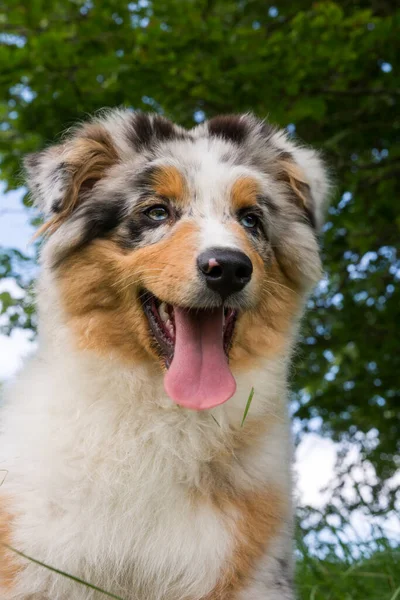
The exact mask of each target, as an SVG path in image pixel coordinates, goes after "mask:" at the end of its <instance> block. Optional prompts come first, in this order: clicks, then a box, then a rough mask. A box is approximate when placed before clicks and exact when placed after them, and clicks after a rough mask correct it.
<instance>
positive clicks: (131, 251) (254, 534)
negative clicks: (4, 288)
mask: <svg viewBox="0 0 400 600" xmlns="http://www.w3.org/2000/svg"><path fill="white" fill-rule="evenodd" d="M26 170H27V179H28V184H29V186H30V189H31V193H32V195H33V198H34V200H35V202H36V204H37V206H39V207H40V209H41V210H42V212H43V214H44V215H45V218H46V220H45V224H44V226H43V227H42V229H41V233H44V234H46V235H45V243H44V244H43V247H42V252H41V275H40V279H39V282H38V286H37V294H38V312H39V324H40V326H39V347H38V351H37V353H36V355H35V356H34V357H33V358H32V359H31V360H30V361H29V362H28V364H26V365H25V367H24V369H23V371H22V372H21V373H20V374H19V377H18V378H17V381H16V383H14V384H13V385H12V386H11V388H10V390H9V391H8V394H7V398H6V405H5V407H4V408H3V410H2V415H1V424H2V435H1V437H0V444H1V448H0V469H1V468H4V469H7V470H8V477H7V479H6V482H5V483H4V485H3V486H2V488H1V489H0V542H2V543H11V544H12V546H13V547H15V548H17V549H18V550H20V551H22V552H24V553H26V554H28V555H30V556H33V557H35V558H36V559H38V560H40V561H43V562H45V563H48V564H50V565H52V566H54V567H56V568H58V569H61V570H64V571H67V572H68V573H71V574H72V575H75V576H77V577H80V578H83V579H85V580H87V581H89V582H91V583H92V584H94V585H96V586H100V587H103V588H104V589H106V590H108V591H110V592H112V593H113V594H117V595H119V596H121V597H123V598H124V599H126V600H278V599H279V600H290V599H292V598H293V597H294V595H293V594H294V592H293V585H292V507H291V473H290V470H291V444H290V429H289V423H288V418H287V390H286V380H287V371H288V364H289V360H290V355H291V352H292V348H293V344H294V341H295V339H296V334H297V330H298V324H299V320H300V318H301V315H302V312H303V308H304V304H305V300H306V298H307V295H308V293H309V291H310V290H311V288H312V286H313V285H314V284H315V283H316V281H317V280H318V278H319V276H320V269H321V265H320V260H319V256H318V243H317V234H318V231H319V229H320V227H321V224H322V219H323V213H324V207H325V201H326V197H327V191H328V185H327V179H326V175H325V172H324V167H323V165H322V162H321V160H320V158H319V157H318V156H317V154H316V153H315V152H314V151H313V150H311V149H309V148H305V147H303V146H300V145H298V144H297V143H296V144H295V143H294V142H293V141H292V140H291V139H289V138H288V137H287V135H286V134H285V133H284V132H282V131H279V130H276V129H274V128H273V127H271V126H270V125H268V124H266V123H264V122H262V121H259V120H258V119H256V118H255V117H253V116H251V115H243V116H225V117H217V118H215V119H212V120H210V121H209V122H206V123H204V124H202V125H199V126H198V127H196V128H194V129H192V130H190V131H187V130H185V129H183V128H181V127H178V126H176V125H174V124H172V123H171V122H169V121H168V120H166V119H164V118H162V117H159V116H156V115H152V116H149V115H145V114H136V113H131V112H128V111H121V110H112V111H110V112H108V113H105V114H103V115H101V116H100V117H97V118H95V119H94V120H92V121H91V122H90V123H89V124H85V125H82V126H79V127H78V128H77V129H75V130H73V131H72V132H70V133H69V135H68V137H66V138H65V139H64V140H63V141H62V142H61V143H60V144H59V145H58V146H54V147H51V148H49V149H47V150H44V151H43V152H41V153H39V154H36V155H33V156H30V157H28V158H27V160H26ZM154 205H157V206H161V207H162V208H163V209H165V210H166V211H167V214H168V218H166V219H165V220H163V221H162V222H161V221H160V222H156V221H151V219H149V218H148V210H149V209H151V207H152V206H154ZM249 211H250V213H251V214H252V215H253V216H254V218H255V219H256V223H257V225H256V226H254V227H250V228H248V227H247V226H244V225H243V223H244V221H243V217H244V216H246V215H248V214H249ZM210 246H212V247H213V248H229V249H231V250H232V249H236V250H240V251H242V252H244V253H246V255H247V256H248V257H249V258H250V260H251V262H252V265H253V275H252V278H251V281H250V282H249V283H248V285H246V287H245V288H244V289H243V290H242V291H240V292H238V293H235V294H233V295H232V296H231V297H230V298H229V299H228V300H227V302H228V305H229V307H230V308H231V309H232V310H233V309H235V310H237V311H238V319H237V323H236V327H235V333H234V337H233V340H232V347H231V349H230V352H229V360H230V366H231V369H232V372H233V374H234V376H235V379H236V383H237V390H236V393H235V394H234V396H233V397H232V398H231V399H230V400H228V401H227V402H226V403H224V404H222V405H221V406H218V407H217V408H214V409H212V410H205V411H192V410H189V409H185V408H182V407H181V406H178V405H177V404H175V403H174V402H173V401H172V400H171V399H170V398H169V397H168V396H167V394H166V392H165V391H164V388H163V377H164V373H165V368H166V366H165V363H164V362H163V357H162V354H161V353H160V348H159V347H158V345H157V343H156V342H155V340H154V336H153V335H152V334H151V331H150V328H149V322H148V320H147V317H146V315H145V312H144V310H143V305H142V295H143V293H144V292H143V291H144V290H149V291H150V292H151V293H152V294H154V296H155V297H157V298H160V299H161V300H163V301H165V302H167V303H169V304H170V305H173V306H184V307H192V308H210V307H213V306H217V304H218V302H220V300H218V298H217V295H216V294H215V293H214V292H212V293H211V292H210V290H208V289H207V288H206V286H205V285H204V281H203V280H202V279H201V277H199V272H198V269H197V266H196V258H197V256H198V255H199V254H200V253H201V252H203V251H205V250H207V249H208V248H210ZM252 387H254V398H253V401H252V404H251V407H250V411H249V414H248V417H247V419H246V421H245V423H244V425H243V427H242V426H241V421H242V417H243V411H244V408H245V405H246V401H247V398H248V395H249V392H250V390H251V388H252ZM0 592H1V594H0V595H1V598H2V599H3V600H28V599H29V600H70V599H72V598H73V599H74V600H89V599H94V598H102V597H103V596H101V595H100V594H97V595H96V593H95V592H92V591H90V590H88V589H87V588H85V587H83V586H80V585H79V584H77V583H73V582H71V581H69V580H67V579H65V578H63V577H61V576H59V575H55V574H53V573H51V572H50V571H48V570H46V569H45V568H43V567H39V566H37V565H34V564H32V563H29V562H27V561H25V560H23V559H21V558H17V557H16V556H14V555H12V554H10V553H9V552H8V551H7V550H6V549H5V548H4V547H2V546H1V545H0Z"/></svg>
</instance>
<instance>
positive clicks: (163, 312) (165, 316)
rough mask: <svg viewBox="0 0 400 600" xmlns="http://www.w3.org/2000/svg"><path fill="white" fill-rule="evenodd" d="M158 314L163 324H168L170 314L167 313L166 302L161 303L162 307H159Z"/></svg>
mask: <svg viewBox="0 0 400 600" xmlns="http://www.w3.org/2000/svg"><path fill="white" fill-rule="evenodd" d="M158 313H159V315H160V317H161V319H162V321H163V323H166V322H167V321H168V319H169V314H168V311H167V304H166V303H165V302H161V304H160V306H159V307H158Z"/></svg>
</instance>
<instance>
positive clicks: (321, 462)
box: [0, 184, 400, 538]
mask: <svg viewBox="0 0 400 600" xmlns="http://www.w3.org/2000/svg"><path fill="white" fill-rule="evenodd" d="M0 185H1V184H0ZM23 193H24V191H23V190H18V191H15V192H10V193H7V194H5V193H4V188H3V189H2V188H1V187H0V248H1V246H6V247H7V246H8V247H13V248H18V249H20V250H21V251H23V252H25V253H30V252H31V250H30V249H29V240H30V238H31V237H32V234H33V233H34V229H33V228H32V226H31V225H30V224H29V219H28V214H27V212H26V211H25V210H24V209H23V207H22V205H21V198H22V197H23ZM5 290H9V291H12V292H13V293H14V295H16V293H17V292H18V288H17V286H16V285H15V282H13V281H12V280H11V281H10V280H5V281H2V282H1V283H0V292H1V291H5ZM35 347H36V344H35V343H32V342H31V341H30V340H29V333H28V332H26V331H22V330H14V331H13V333H12V334H11V336H9V337H8V336H4V335H0V381H5V382H7V381H10V380H12V378H13V377H14V376H15V375H16V373H17V372H18V370H19V369H20V368H21V367H22V365H23V362H24V358H25V357H26V356H28V355H29V354H30V353H32V352H34V350H35ZM338 449H339V446H338V445H337V444H335V443H334V442H332V440H330V439H328V438H322V437H321V436H319V435H317V434H315V433H311V434H307V435H305V436H304V437H303V440H302V441H301V443H300V444H299V446H298V447H297V449H296V453H295V467H294V477H295V483H296V497H297V499H298V501H299V502H300V503H302V504H308V505H311V506H314V507H316V508H323V506H324V505H325V503H326V499H327V495H326V493H323V492H322V490H323V488H325V486H326V485H327V484H329V482H330V481H331V479H332V478H333V475H334V465H335V461H336V457H337V452H338ZM352 525H353V526H354V527H355V528H356V530H357V533H358V535H360V536H361V537H364V538H367V537H368V536H369V530H370V527H369V526H370V523H369V522H368V519H366V518H365V517H364V516H363V515H360V514H358V515H354V518H353V522H352ZM386 525H387V526H388V527H389V530H390V532H392V531H395V532H399V533H400V524H399V522H398V521H397V520H393V519H392V520H391V521H390V522H389V521H388V522H387V523H386Z"/></svg>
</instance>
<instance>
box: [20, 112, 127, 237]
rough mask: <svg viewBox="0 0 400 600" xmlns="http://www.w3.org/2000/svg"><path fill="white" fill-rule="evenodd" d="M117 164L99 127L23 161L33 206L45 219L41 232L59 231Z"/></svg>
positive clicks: (107, 136)
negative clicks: (94, 187)
mask: <svg viewBox="0 0 400 600" xmlns="http://www.w3.org/2000/svg"><path fill="white" fill-rule="evenodd" d="M117 161H118V153H117V150H116V148H115V146H114V144H113V141H112V139H111V136H110V134H109V133H108V131H107V130H106V129H105V128H104V127H103V126H102V125H101V124H100V123H91V124H89V125H85V126H83V127H82V128H81V129H80V130H77V131H76V133H75V135H73V136H72V137H71V138H70V139H69V140H67V141H65V143H63V144H60V145H58V146H53V147H51V148H48V149H47V150H44V151H42V152H38V153H37V154H30V155H28V156H27V157H26V158H25V161H24V167H25V172H26V179H27V183H28V186H29V189H30V191H31V194H32V197H33V200H34V203H35V204H36V206H38V208H39V209H40V210H41V211H42V212H43V213H44V215H45V217H46V218H48V219H49V220H48V222H47V223H46V224H45V226H44V227H43V229H42V230H41V232H42V231H43V230H49V231H51V230H53V229H56V228H57V227H58V225H60V224H61V223H62V222H63V221H64V220H65V219H66V218H67V217H68V216H69V215H70V214H71V213H72V211H73V210H74V209H75V208H76V207H77V206H78V205H79V204H80V203H81V202H83V200H84V199H85V197H87V195H88V192H89V191H90V190H91V188H92V187H93V185H94V184H95V183H96V181H98V180H99V179H101V178H102V177H103V176H104V174H105V172H106V170H107V169H109V168H110V167H112V166H113V165H114V164H115V163H116V162H117Z"/></svg>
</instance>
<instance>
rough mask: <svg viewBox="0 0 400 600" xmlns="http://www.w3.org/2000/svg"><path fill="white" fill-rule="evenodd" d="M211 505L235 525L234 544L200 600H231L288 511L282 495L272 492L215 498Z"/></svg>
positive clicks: (249, 577) (270, 490) (242, 586)
mask: <svg viewBox="0 0 400 600" xmlns="http://www.w3.org/2000/svg"><path fill="white" fill-rule="evenodd" d="M214 503H215V505H216V507H217V508H218V509H219V510H221V514H222V515H224V517H225V518H226V519H227V521H228V523H229V522H230V520H231V519H232V521H233V522H234V523H235V525H234V531H235V533H234V536H235V543H234V549H233V552H232V555H231V557H230V558H229V559H228V561H227V564H226V565H225V567H224V569H223V573H222V575H221V577H220V579H219V581H218V583H217V584H216V586H215V587H214V589H213V590H212V591H211V592H210V593H209V594H207V595H206V596H205V597H203V598H202V600H233V598H235V597H236V594H237V593H238V592H239V591H241V590H242V589H243V588H244V587H245V586H246V584H248V582H249V580H250V579H251V576H252V574H253V572H254V570H255V569H256V566H257V562H258V561H259V560H260V559H261V558H262V556H263V555H264V554H265V552H266V550H267V549H268V546H269V544H270V543H271V542H272V541H273V538H274V537H275V536H276V535H277V534H278V532H279V530H280V529H281V527H282V524H283V523H284V519H285V518H286V517H287V515H288V509H289V507H288V505H287V502H285V500H284V498H283V496H282V494H281V493H279V491H278V490H275V489H272V488H270V489H265V490H261V491H251V492H244V493H242V494H240V495H236V496H234V497H226V496H216V497H214ZM228 515H229V516H228Z"/></svg>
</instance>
